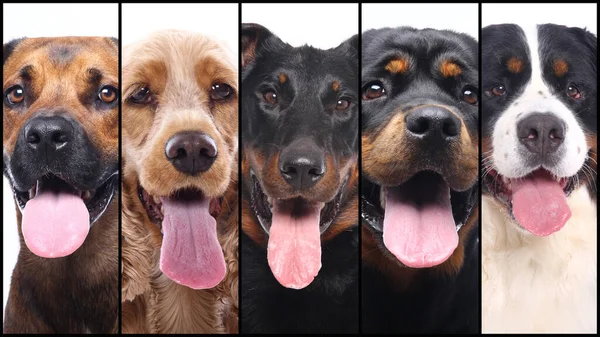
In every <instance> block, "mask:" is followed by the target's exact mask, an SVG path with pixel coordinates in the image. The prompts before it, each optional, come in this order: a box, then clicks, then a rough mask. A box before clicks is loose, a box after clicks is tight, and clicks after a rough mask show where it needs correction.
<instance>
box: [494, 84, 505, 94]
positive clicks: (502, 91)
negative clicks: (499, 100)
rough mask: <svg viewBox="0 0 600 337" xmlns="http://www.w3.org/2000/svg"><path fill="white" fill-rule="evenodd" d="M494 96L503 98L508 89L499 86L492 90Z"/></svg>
mask: <svg viewBox="0 0 600 337" xmlns="http://www.w3.org/2000/svg"><path fill="white" fill-rule="evenodd" d="M492 94H493V95H494V96H503V95H505V94H506V88H505V87H504V86H503V85H498V86H495V87H494V88H492Z"/></svg>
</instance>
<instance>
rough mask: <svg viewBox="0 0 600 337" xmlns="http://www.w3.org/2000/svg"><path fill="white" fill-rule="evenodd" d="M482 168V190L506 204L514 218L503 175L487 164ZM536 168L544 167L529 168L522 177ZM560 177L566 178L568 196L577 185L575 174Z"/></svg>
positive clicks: (566, 193)
mask: <svg viewBox="0 0 600 337" xmlns="http://www.w3.org/2000/svg"><path fill="white" fill-rule="evenodd" d="M482 169H483V174H482V180H483V186H484V191H485V192H486V194H488V195H490V196H492V197H493V198H494V199H496V200H498V201H499V202H500V203H502V204H503V205H504V206H506V208H507V209H508V210H509V211H510V215H511V216H512V217H513V219H514V215H513V213H512V193H511V190H510V188H509V187H508V186H506V184H505V183H504V181H503V176H502V175H501V174H500V173H498V171H496V170H495V169H493V168H492V167H490V166H489V165H483V167H482ZM538 170H545V169H544V168H541V167H538V168H536V169H533V170H531V171H530V172H529V173H528V174H527V175H525V176H524V177H527V176H529V175H531V174H533V173H534V172H536V171H538ZM561 179H565V180H566V181H565V182H564V184H565V187H564V188H563V191H564V192H565V195H566V196H567V197H568V196H569V195H570V194H571V192H573V190H575V188H576V187H577V175H574V176H571V177H565V178H561Z"/></svg>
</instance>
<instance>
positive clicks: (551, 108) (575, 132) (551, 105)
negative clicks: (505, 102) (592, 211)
mask: <svg viewBox="0 0 600 337" xmlns="http://www.w3.org/2000/svg"><path fill="white" fill-rule="evenodd" d="M523 29H524V30H525V35H526V38H527V43H528V44H529V51H530V59H531V65H532V74H531V78H530V80H529V82H528V83H527V85H526V87H525V91H524V92H523V93H522V94H521V96H520V97H519V98H517V99H516V100H515V101H514V102H512V104H511V105H510V106H509V107H508V108H507V110H506V111H504V112H503V113H502V115H501V116H500V118H499V119H498V121H497V122H496V124H495V125H494V131H493V134H492V146H493V148H494V153H493V165H494V169H495V170H496V171H498V173H500V174H501V175H502V176H504V177H506V178H520V177H523V176H525V175H527V174H528V173H530V172H531V171H532V170H533V169H535V168H532V167H527V166H526V165H525V158H524V157H523V156H522V152H526V150H525V147H524V145H522V144H521V142H520V141H519V138H518V136H517V124H518V122H519V121H521V120H522V119H523V118H526V117H527V116H529V115H531V114H534V113H547V114H553V115H554V116H556V117H558V118H559V119H561V120H562V121H563V122H564V123H565V126H566V132H565V138H564V141H563V143H562V145H561V147H560V148H559V149H558V150H557V151H559V153H562V155H561V160H560V161H559V162H558V164H557V165H556V166H554V167H545V168H546V169H547V170H548V171H550V172H551V173H552V174H553V175H555V176H557V177H570V176H573V175H575V174H576V173H577V172H578V171H579V170H580V169H581V167H582V166H583V163H584V162H585V159H586V155H587V153H588V150H589V147H588V145H587V143H586V140H585V134H584V132H583V128H582V127H581V126H580V123H579V121H578V120H577V118H576V116H575V113H574V111H571V110H570V109H569V107H567V106H566V105H565V104H563V102H562V101H560V100H559V99H558V98H557V96H559V95H564V94H565V93H563V92H554V93H553V92H552V89H551V88H550V86H549V85H548V84H547V83H545V82H544V80H543V77H542V65H541V63H540V55H539V53H538V36H537V27H536V26H532V27H530V28H529V29H527V28H523ZM509 89H510V88H509Z"/></svg>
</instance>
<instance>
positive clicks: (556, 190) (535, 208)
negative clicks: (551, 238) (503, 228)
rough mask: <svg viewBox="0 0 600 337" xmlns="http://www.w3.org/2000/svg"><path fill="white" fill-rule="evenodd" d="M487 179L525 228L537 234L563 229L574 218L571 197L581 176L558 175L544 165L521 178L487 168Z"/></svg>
mask: <svg viewBox="0 0 600 337" xmlns="http://www.w3.org/2000/svg"><path fill="white" fill-rule="evenodd" d="M484 170H485V171H484V174H483V182H484V184H485V187H486V189H487V191H488V192H489V193H490V194H491V195H492V196H493V197H494V198H495V199H496V200H498V201H499V202H500V203H502V204H504V205H505V206H506V207H507V209H508V210H509V211H510V214H511V216H512V217H513V218H515V220H517V223H518V225H519V226H521V227H522V228H524V229H526V230H527V231H529V232H531V233H532V234H534V235H537V236H546V235H550V234H552V233H554V232H557V231H558V230H560V229H561V228H562V227H563V226H564V225H565V223H566V222H567V220H568V219H569V218H570V217H571V211H570V208H569V206H568V205H567V197H568V196H569V195H570V194H571V192H573V190H574V189H575V187H576V185H577V177H576V176H573V177H556V176H554V175H553V174H552V173H550V172H549V171H548V170H546V169H544V168H538V169H536V170H533V171H532V172H530V173H529V174H528V175H526V176H524V177H520V178H506V177H504V176H502V175H501V174H500V173H499V172H498V171H496V170H494V169H493V168H491V167H489V166H487V167H484Z"/></svg>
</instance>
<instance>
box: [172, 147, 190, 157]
mask: <svg viewBox="0 0 600 337" xmlns="http://www.w3.org/2000/svg"><path fill="white" fill-rule="evenodd" d="M185 157H187V152H186V151H185V149H184V148H179V149H177V153H176V154H175V157H174V159H181V158H185Z"/></svg>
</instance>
